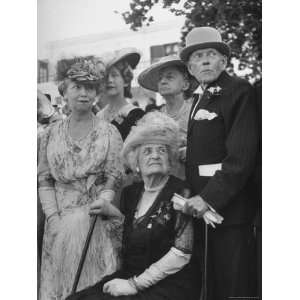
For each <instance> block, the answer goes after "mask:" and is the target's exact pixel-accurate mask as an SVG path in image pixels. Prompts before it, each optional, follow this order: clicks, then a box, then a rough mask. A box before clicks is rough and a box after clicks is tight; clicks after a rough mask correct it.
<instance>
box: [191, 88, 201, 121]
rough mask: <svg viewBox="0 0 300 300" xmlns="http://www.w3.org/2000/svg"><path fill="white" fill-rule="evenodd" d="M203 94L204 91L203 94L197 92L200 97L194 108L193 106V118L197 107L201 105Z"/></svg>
mask: <svg viewBox="0 0 300 300" xmlns="http://www.w3.org/2000/svg"><path fill="white" fill-rule="evenodd" d="M202 95H203V93H202V94H200V93H199V94H195V96H197V97H198V100H197V102H196V104H195V106H194V108H193V112H192V113H191V119H193V118H194V116H195V113H196V109H197V107H198V106H199V103H200V101H201V98H202Z"/></svg>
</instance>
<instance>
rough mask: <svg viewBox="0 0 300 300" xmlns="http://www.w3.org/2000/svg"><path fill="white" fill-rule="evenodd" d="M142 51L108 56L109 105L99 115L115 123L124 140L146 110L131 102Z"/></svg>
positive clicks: (106, 90) (107, 96)
mask: <svg viewBox="0 0 300 300" xmlns="http://www.w3.org/2000/svg"><path fill="white" fill-rule="evenodd" d="M140 57H141V56H140V53H139V52H138V51H137V50H136V49H134V48H124V49H121V50H118V51H115V52H112V53H110V54H109V55H108V57H107V62H106V63H107V68H108V77H107V82H106V89H105V92H104V96H103V97H104V98H105V101H106V102H107V105H106V106H105V107H104V109H103V110H101V111H100V112H99V113H98V114H97V116H99V117H100V118H102V119H104V120H106V121H108V122H111V123H112V124H113V125H115V126H116V127H117V128H118V130H119V132H120V134H121V136H122V138H123V140H125V138H126V137H127V135H128V134H129V132H130V129H131V127H132V126H133V125H135V124H136V121H137V120H139V119H140V118H141V117H142V116H143V115H144V111H143V110H142V109H141V108H139V107H137V106H134V105H133V104H131V103H130V101H129V98H132V94H131V91H130V89H131V81H132V79H133V69H134V68H135V67H136V66H137V64H138V63H139V61H140Z"/></svg>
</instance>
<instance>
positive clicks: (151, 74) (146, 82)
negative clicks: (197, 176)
mask: <svg viewBox="0 0 300 300" xmlns="http://www.w3.org/2000/svg"><path fill="white" fill-rule="evenodd" d="M190 81H192V78H191V75H190V74H189V72H188V70H187V67H186V66H185V64H184V63H183V61H182V60H181V59H180V58H179V56H177V55H168V56H164V57H162V58H161V59H160V60H159V61H157V62H155V63H153V64H152V65H151V66H150V67H148V68H147V69H145V70H144V71H143V72H142V73H141V74H139V76H138V83H139V84H140V85H141V86H142V87H143V88H145V89H148V90H151V91H154V92H156V93H159V94H160V95H161V96H162V97H163V98H164V99H165V101H166V105H165V106H163V107H162V108H161V109H160V111H161V112H163V113H165V114H167V115H168V116H169V117H171V118H173V119H174V120H175V121H176V122H177V124H178V125H179V128H180V138H181V145H180V151H181V156H180V161H179V163H178V164H177V165H176V166H174V168H173V172H172V174H173V175H175V176H177V177H179V178H181V179H185V167H184V161H185V152H186V136H187V124H188V119H189V113H190V110H191V105H192V103H191V101H190V100H191V99H190V95H191V92H190V90H191V88H190V85H191V84H190Z"/></svg>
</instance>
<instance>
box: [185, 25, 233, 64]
mask: <svg viewBox="0 0 300 300" xmlns="http://www.w3.org/2000/svg"><path fill="white" fill-rule="evenodd" d="M185 44H186V46H185V48H183V49H182V51H181V52H180V58H181V59H182V60H183V61H185V62H186V61H188V59H189V56H190V55H191V54H192V53H193V52H194V51H195V50H198V49H207V48H213V49H216V50H218V51H219V52H220V53H221V54H223V55H225V56H227V57H229V56H230V48H229V46H228V45H227V44H226V43H224V42H223V41H222V37H221V34H220V32H219V31H218V30H217V29H215V28H212V27H195V28H193V29H192V30H191V31H190V32H189V33H188V34H187V36H186V39H185Z"/></svg>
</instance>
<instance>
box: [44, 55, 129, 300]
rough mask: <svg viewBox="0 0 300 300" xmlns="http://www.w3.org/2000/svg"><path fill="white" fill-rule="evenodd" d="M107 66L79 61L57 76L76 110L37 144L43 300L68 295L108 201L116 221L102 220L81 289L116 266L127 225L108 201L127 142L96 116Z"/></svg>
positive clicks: (121, 168) (80, 285)
mask: <svg viewBox="0 0 300 300" xmlns="http://www.w3.org/2000/svg"><path fill="white" fill-rule="evenodd" d="M72 63H74V61H73V62H72ZM103 67H104V65H103V64H102V63H101V61H97V63H95V62H93V61H86V60H81V61H79V62H77V63H74V64H72V65H69V66H66V67H65V68H64V70H61V71H60V72H59V74H58V75H59V79H62V82H61V84H60V92H61V93H62V94H63V96H64V97H65V99H66V100H67V101H68V105H69V106H70V108H71V111H72V112H71V114H70V116H69V117H68V118H67V119H64V120H60V121H57V122H56V123H54V124H51V125H49V127H48V128H47V129H46V130H45V132H44V134H43V136H42V138H41V143H40V151H39V165H38V182H39V199H40V201H41V204H42V208H43V211H44V213H45V215H46V224H45V234H44V240H43V249H42V266H41V284H40V300H49V299H65V297H66V296H67V295H68V294H69V293H70V290H71V288H72V283H73V280H74V277H75V272H76V269H77V266H78V263H79V258H80V254H81V251H82V248H83V245H84V241H85V237H86V234H87V232H88V229H89V222H90V218H89V209H90V205H92V204H93V203H94V202H95V201H97V202H99V201H100V202H101V203H103V202H104V201H105V203H106V210H107V206H109V207H110V208H111V209H110V211H111V215H112V218H105V219H102V218H98V220H97V223H96V226H95V229H94V233H93V236H92V240H91V244H90V249H89V252H88V254H87V258H86V264H85V266H84V269H83V272H82V276H81V278H80V282H79V288H81V289H82V288H85V287H87V286H90V285H92V284H95V283H96V282H97V281H98V280H99V278H102V277H103V276H105V275H108V274H111V273H112V272H114V271H115V270H116V269H117V268H118V266H119V252H120V249H121V234H122V219H120V217H119V211H118V210H117V209H115V212H116V210H117V212H116V213H114V206H113V205H112V204H110V202H111V201H112V200H113V198H114V194H115V191H116V188H117V186H118V185H120V181H121V178H122V175H123V172H124V171H123V164H122V162H121V156H120V152H121V150H122V146H123V141H122V138H121V136H120V134H119V132H118V131H117V129H116V128H115V127H114V126H112V125H111V124H109V123H107V122H104V121H101V120H99V119H98V118H97V117H96V116H95V115H94V114H93V112H92V110H91V109H92V104H93V102H94V99H95V96H96V91H97V90H98V88H99V86H100V85H101V84H104V78H105V74H103V72H104V71H105V68H104V69H103ZM113 216H115V217H113ZM99 253H102V255H101V256H100V255H99Z"/></svg>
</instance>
